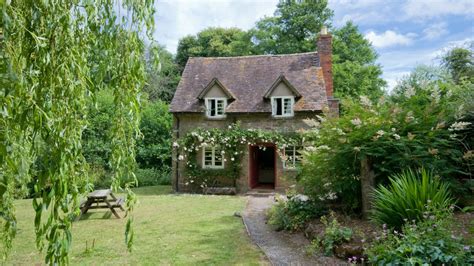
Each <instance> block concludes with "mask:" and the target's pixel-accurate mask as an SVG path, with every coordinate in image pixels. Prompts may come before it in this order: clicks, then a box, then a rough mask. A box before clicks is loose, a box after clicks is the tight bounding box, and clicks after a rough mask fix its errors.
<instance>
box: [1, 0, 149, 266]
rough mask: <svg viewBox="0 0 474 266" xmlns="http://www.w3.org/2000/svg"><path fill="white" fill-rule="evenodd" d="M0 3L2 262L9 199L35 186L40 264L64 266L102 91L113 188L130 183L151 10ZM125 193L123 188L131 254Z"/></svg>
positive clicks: (10, 233) (10, 226)
mask: <svg viewBox="0 0 474 266" xmlns="http://www.w3.org/2000/svg"><path fill="white" fill-rule="evenodd" d="M1 2H2V14H1V17H0V18H1V19H0V20H1V21H0V27H1V29H0V31H1V35H2V37H1V38H0V46H1V49H0V70H1V72H0V95H1V97H0V106H2V111H1V115H0V142H1V143H2V144H1V145H0V213H1V218H2V219H3V220H2V233H3V234H2V241H3V247H4V249H3V250H2V255H3V258H5V257H6V256H7V253H8V250H9V249H10V248H11V243H12V240H13V237H14V236H15V232H16V224H17V223H16V217H15V209H14V207H13V194H14V190H15V188H16V187H17V186H18V185H23V184H26V183H28V182H29V181H30V180H31V179H32V177H35V183H34V191H35V193H34V199H33V208H34V211H35V219H34V226H35V233H36V245H37V248H38V249H39V250H41V251H44V254H45V263H46V264H52V265H64V264H67V263H68V255H69V252H70V248H71V245H72V235H71V227H72V222H73V218H74V216H75V215H74V213H77V212H78V210H79V199H80V196H81V194H83V193H85V192H86V190H87V188H88V180H87V170H88V169H87V168H88V166H87V162H86V160H85V158H84V156H83V150H82V144H83V143H82V133H83V131H84V129H85V128H86V126H87V121H86V120H87V115H88V111H89V108H88V107H89V106H90V103H91V102H93V101H94V100H95V98H94V96H95V95H96V93H97V92H98V91H100V90H102V89H109V90H111V91H112V92H113V106H112V107H113V116H112V117H111V119H110V121H112V123H111V127H110V131H109V132H110V135H109V136H108V137H109V141H110V143H111V146H110V157H109V158H110V160H109V162H110V168H111V170H112V176H113V178H112V180H113V182H112V188H113V189H114V190H119V189H120V188H122V186H121V185H120V184H121V180H122V178H123V177H126V176H132V177H133V170H134V167H135V149H134V146H135V139H136V137H137V136H139V130H138V123H139V112H140V103H139V101H140V97H139V93H140V90H141V89H142V87H143V86H144V84H145V81H146V71H145V62H144V56H145V45H144V40H145V35H144V34H142V33H143V32H144V31H145V30H146V33H147V36H148V37H150V38H151V37H152V36H151V35H152V32H153V26H154V22H153V21H154V20H153V19H154V16H153V13H154V4H153V2H154V1H121V2H120V3H118V2H116V1H88V0H78V1H1ZM122 12H123V13H122ZM123 14H127V15H123ZM117 18H120V19H117ZM151 50H152V51H151V52H152V54H155V53H153V51H154V49H151ZM154 58H155V59H156V57H154ZM155 61H156V60H155ZM133 183H134V182H127V183H126V184H125V186H123V188H124V189H125V191H126V192H127V203H126V209H127V214H129V215H128V218H129V221H128V222H127V227H126V229H125V242H126V243H127V247H128V248H129V250H130V249H131V245H132V242H133V241H132V240H133V228H132V227H131V221H132V219H133V215H132V213H131V211H132V210H133V206H134V203H135V202H136V197H135V196H134V194H133V192H132V191H131V190H130V187H131V186H133Z"/></svg>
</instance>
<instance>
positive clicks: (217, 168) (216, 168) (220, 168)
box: [202, 166, 224, 170]
mask: <svg viewBox="0 0 474 266" xmlns="http://www.w3.org/2000/svg"><path fill="white" fill-rule="evenodd" d="M202 169H205V170H222V169H224V167H220V166H219V167H213V166H206V167H202Z"/></svg>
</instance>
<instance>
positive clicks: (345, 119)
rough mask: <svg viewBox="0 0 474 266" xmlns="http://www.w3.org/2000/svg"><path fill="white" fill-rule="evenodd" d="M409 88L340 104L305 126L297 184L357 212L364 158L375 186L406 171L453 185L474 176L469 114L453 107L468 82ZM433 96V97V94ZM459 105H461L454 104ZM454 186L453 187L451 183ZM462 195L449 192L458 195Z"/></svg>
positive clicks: (316, 196) (468, 89)
mask: <svg viewBox="0 0 474 266" xmlns="http://www.w3.org/2000/svg"><path fill="white" fill-rule="evenodd" d="M425 86H427V87H423V88H420V87H413V88H410V90H407V91H403V93H399V94H396V95H393V96H390V97H385V98H382V99H380V100H379V101H377V102H371V101H370V100H369V99H368V98H367V97H361V99H359V101H360V102H359V101H355V100H347V99H346V100H343V101H342V110H343V113H342V114H341V116H340V117H330V116H328V117H327V118H326V119H325V120H319V119H315V120H317V121H315V122H308V123H307V124H313V125H315V126H314V127H313V129H312V130H309V131H307V132H306V133H305V134H304V139H305V140H306V141H307V142H309V143H308V144H307V145H306V146H309V147H315V148H314V149H305V151H304V156H303V157H304V158H303V164H302V172H301V183H302V187H304V188H305V193H306V194H307V195H309V196H311V197H312V198H313V199H319V200H321V201H324V202H328V203H331V204H333V205H335V206H342V207H344V208H346V209H350V210H355V211H357V210H358V209H359V207H360V198H361V195H360V181H359V175H360V164H361V163H360V161H361V160H362V159H364V158H368V159H369V161H370V163H371V166H372V168H373V170H374V172H375V175H376V181H377V182H386V181H387V178H388V176H390V175H392V174H395V173H399V172H401V171H402V170H404V169H406V168H413V169H417V168H420V167H422V166H424V167H425V168H426V169H429V170H430V171H432V172H433V173H434V174H436V175H439V176H441V177H442V178H443V179H444V180H448V181H450V182H451V184H458V182H457V181H455V180H457V179H459V178H471V177H472V176H471V175H472V173H473V172H474V171H473V169H474V165H473V162H474V156H472V154H473V149H474V144H473V132H474V125H473V122H474V121H473V120H472V117H474V116H472V112H473V110H470V109H465V108H464V107H463V108H464V109H462V110H461V111H460V110H459V108H454V103H455V102H458V103H459V100H460V99H461V97H460V96H459V95H461V94H463V95H464V94H468V95H469V93H471V94H470V95H474V94H473V93H472V91H473V86H472V84H471V85H469V84H468V85H466V84H464V85H459V86H458V85H453V84H444V83H434V84H427V85H425ZM433 91H436V93H433ZM458 105H462V104H458ZM451 187H452V188H454V187H456V186H451ZM457 188H459V189H460V191H458V192H456V193H454V194H456V195H461V194H462V193H459V192H462V189H463V187H462V186H457Z"/></svg>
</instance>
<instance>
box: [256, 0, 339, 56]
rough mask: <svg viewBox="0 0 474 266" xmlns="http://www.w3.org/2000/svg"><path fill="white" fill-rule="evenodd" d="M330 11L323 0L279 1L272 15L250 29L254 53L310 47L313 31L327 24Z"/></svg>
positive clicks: (286, 51)
mask: <svg viewBox="0 0 474 266" xmlns="http://www.w3.org/2000/svg"><path fill="white" fill-rule="evenodd" d="M333 13H334V12H333V11H332V10H331V9H329V8H328V1H327V0H310V1H309V0H308V1H295V0H283V1H280V2H279V4H278V5H277V9H276V11H275V13H274V16H273V17H264V18H263V19H261V20H259V21H258V22H257V24H256V26H255V28H254V29H252V30H250V35H251V36H252V41H253V42H254V43H255V46H254V50H255V53H256V54H288V53H300V52H308V51H314V49H315V46H316V43H315V39H316V35H317V33H319V31H320V30H321V27H322V26H323V25H326V26H329V24H330V19H331V18H332V16H333Z"/></svg>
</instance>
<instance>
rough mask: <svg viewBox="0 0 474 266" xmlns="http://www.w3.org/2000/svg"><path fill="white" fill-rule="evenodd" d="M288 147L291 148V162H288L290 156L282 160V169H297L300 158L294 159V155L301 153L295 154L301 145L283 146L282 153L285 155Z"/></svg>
mask: <svg viewBox="0 0 474 266" xmlns="http://www.w3.org/2000/svg"><path fill="white" fill-rule="evenodd" d="M288 149H291V153H292V155H291V162H289V159H290V158H287V159H286V160H283V168H284V169H297V168H298V166H299V165H300V163H301V159H300V160H299V161H298V160H296V155H299V156H301V154H297V151H298V150H300V149H302V147H301V146H296V145H292V146H288V147H285V149H284V151H283V152H284V154H285V157H286V156H287V155H288V153H287V151H288Z"/></svg>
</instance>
